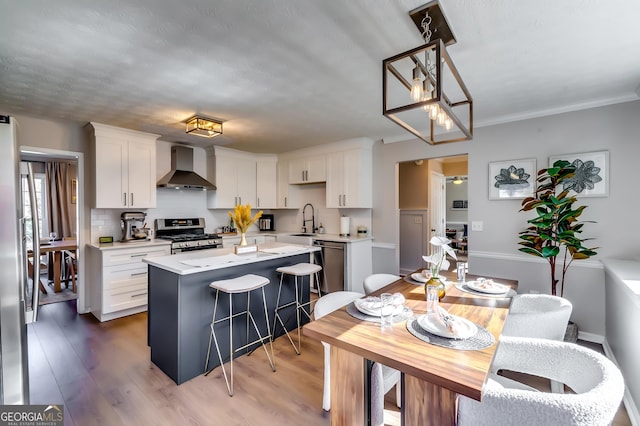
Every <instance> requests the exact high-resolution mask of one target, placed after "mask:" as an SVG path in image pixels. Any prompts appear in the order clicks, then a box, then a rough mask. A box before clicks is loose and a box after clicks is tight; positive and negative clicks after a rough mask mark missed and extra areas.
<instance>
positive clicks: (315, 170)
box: [289, 154, 327, 184]
mask: <svg viewBox="0 0 640 426" xmlns="http://www.w3.org/2000/svg"><path fill="white" fill-rule="evenodd" d="M326 162H327V159H326V155H324V154H320V155H313V156H309V157H300V158H292V159H290V160H289V183H290V184H301V183H317V182H325V181H326V180H327V170H326Z"/></svg>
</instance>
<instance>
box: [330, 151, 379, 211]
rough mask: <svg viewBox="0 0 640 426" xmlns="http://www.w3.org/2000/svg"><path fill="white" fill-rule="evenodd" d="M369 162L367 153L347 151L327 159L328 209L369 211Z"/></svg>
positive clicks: (368, 153)
mask: <svg viewBox="0 0 640 426" xmlns="http://www.w3.org/2000/svg"><path fill="white" fill-rule="evenodd" d="M371 159H372V154H371V150H370V149H349V150H346V151H338V152H334V153H331V154H328V155H327V190H326V200H327V207H328V208H342V207H347V208H348V207H352V208H371V206H372V200H371V199H372V196H371V193H372V186H371V179H372V172H371Z"/></svg>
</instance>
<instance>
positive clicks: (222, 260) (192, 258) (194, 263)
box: [142, 243, 320, 275]
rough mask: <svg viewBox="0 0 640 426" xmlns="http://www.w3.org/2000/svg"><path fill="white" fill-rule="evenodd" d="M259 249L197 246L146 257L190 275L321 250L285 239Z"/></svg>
mask: <svg viewBox="0 0 640 426" xmlns="http://www.w3.org/2000/svg"><path fill="white" fill-rule="evenodd" d="M258 249H259V250H258V251H257V252H253V253H246V254H238V255H236V254H234V253H233V249H231V248H226V249H225V248H217V249H210V250H196V251H190V252H184V253H180V254H174V255H170V256H154V257H148V258H144V259H142V261H143V262H145V263H148V264H149V265H151V266H155V267H157V268H161V269H164V270H165V271H169V272H173V273H175V274H178V275H189V274H196V273H199V272H205V271H212V270H215V269H222V268H229V267H231V266H238V265H247V264H251V263H255V262H263V261H265V260H272V259H279V258H283V257H288V256H294V255H299V254H305V253H312V252H315V251H319V250H320V249H319V248H318V247H313V246H302V245H295V244H285V243H268V244H260V245H259V246H258ZM296 249H297V250H296ZM265 250H266V251H265Z"/></svg>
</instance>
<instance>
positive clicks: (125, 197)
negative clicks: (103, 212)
mask: <svg viewBox="0 0 640 426" xmlns="http://www.w3.org/2000/svg"><path fill="white" fill-rule="evenodd" d="M122 205H123V206H126V205H127V193H126V192H123V193H122Z"/></svg>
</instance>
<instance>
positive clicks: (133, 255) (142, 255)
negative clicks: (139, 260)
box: [129, 253, 149, 274]
mask: <svg viewBox="0 0 640 426" xmlns="http://www.w3.org/2000/svg"><path fill="white" fill-rule="evenodd" d="M148 255H149V253H140V254H132V255H131V256H129V257H144V256H148ZM145 274H146V272H145Z"/></svg>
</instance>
